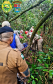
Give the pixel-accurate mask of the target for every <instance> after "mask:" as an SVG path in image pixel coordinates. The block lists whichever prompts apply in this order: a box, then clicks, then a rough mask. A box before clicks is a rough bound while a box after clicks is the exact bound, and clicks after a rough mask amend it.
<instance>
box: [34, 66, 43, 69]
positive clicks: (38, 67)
mask: <svg viewBox="0 0 53 84" xmlns="http://www.w3.org/2000/svg"><path fill="white" fill-rule="evenodd" d="M43 68H44V67H42V66H40V67H37V68H35V69H41V70H42V69H43Z"/></svg>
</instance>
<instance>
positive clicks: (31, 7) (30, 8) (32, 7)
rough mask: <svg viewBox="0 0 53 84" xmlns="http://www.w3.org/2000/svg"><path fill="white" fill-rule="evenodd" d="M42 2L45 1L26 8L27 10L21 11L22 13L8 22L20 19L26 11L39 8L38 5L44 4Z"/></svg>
mask: <svg viewBox="0 0 53 84" xmlns="http://www.w3.org/2000/svg"><path fill="white" fill-rule="evenodd" d="M44 1H45V0H41V1H39V2H38V3H37V4H36V5H34V6H31V7H30V8H28V9H26V10H25V11H23V12H22V13H20V14H19V15H17V16H15V17H14V18H12V19H10V20H9V22H11V21H14V20H16V19H17V18H18V17H20V16H21V15H22V14H24V13H25V12H27V11H29V10H30V9H33V8H34V7H37V6H39V5H40V4H41V3H42V2H44Z"/></svg>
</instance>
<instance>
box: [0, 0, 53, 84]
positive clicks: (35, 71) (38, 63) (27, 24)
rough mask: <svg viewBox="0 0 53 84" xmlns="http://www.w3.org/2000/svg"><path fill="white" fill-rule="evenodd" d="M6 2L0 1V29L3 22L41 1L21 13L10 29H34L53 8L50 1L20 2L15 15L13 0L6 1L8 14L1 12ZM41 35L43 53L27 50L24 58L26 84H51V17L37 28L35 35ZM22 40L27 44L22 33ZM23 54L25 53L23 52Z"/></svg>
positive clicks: (52, 46)
mask: <svg viewBox="0 0 53 84" xmlns="http://www.w3.org/2000/svg"><path fill="white" fill-rule="evenodd" d="M4 1H6V0H1V1H0V27H1V23H2V22H3V21H4V20H8V21H9V20H11V19H12V18H14V17H15V16H17V15H19V14H20V13H22V12H23V11H25V10H26V9H28V8H30V7H31V6H34V5H36V4H38V2H39V1H43V2H42V3H41V4H40V5H39V6H37V7H34V8H32V9H31V10H29V11H27V12H25V13H23V14H22V15H21V16H20V17H19V18H16V19H15V20H14V21H11V27H12V28H13V29H14V30H16V29H17V30H21V29H23V30H24V32H25V30H29V29H30V28H31V26H34V29H35V28H36V25H37V24H38V22H39V21H40V20H41V18H42V17H43V16H44V15H45V14H46V13H47V11H48V10H49V9H50V8H51V7H52V6H53V3H52V2H51V1H52V0H22V4H21V11H20V12H19V13H16V12H15V11H14V4H13V3H12V2H13V1H14V0H8V1H10V2H11V5H12V10H11V11H10V12H9V13H5V12H3V10H2V3H3V2H4ZM41 31H43V32H44V34H43V40H44V41H43V52H40V51H39V52H38V51H36V52H33V51H31V50H29V52H28V56H27V57H25V58H26V61H27V63H28V65H29V69H30V73H31V75H30V78H29V80H28V82H27V83H28V84H46V83H47V84H52V83H53V80H52V77H53V15H51V16H50V17H49V18H48V19H47V20H46V21H45V22H44V23H43V24H42V25H41V26H40V28H39V30H38V31H37V33H38V34H39V35H40V33H41ZM23 37H24V38H23V39H20V41H21V42H22V43H24V42H29V38H27V37H26V35H25V33H23ZM23 54H25V51H24V52H23Z"/></svg>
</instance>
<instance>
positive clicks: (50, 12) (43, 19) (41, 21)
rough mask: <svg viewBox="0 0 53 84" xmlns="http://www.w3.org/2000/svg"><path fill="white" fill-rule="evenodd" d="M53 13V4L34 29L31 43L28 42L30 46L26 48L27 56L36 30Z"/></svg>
mask: <svg viewBox="0 0 53 84" xmlns="http://www.w3.org/2000/svg"><path fill="white" fill-rule="evenodd" d="M52 13H53V6H52V8H51V9H50V10H49V11H48V12H47V13H46V15H45V16H44V17H43V18H42V19H41V20H40V21H39V23H38V24H37V26H36V28H35V29H34V31H33V33H32V36H31V38H30V41H29V44H28V47H27V49H26V56H27V54H28V51H29V49H30V46H31V44H32V40H33V38H34V36H35V34H36V32H37V31H38V29H39V27H40V26H41V25H42V24H43V23H44V22H45V21H46V20H47V18H48V17H49V16H50V15H51V14H52Z"/></svg>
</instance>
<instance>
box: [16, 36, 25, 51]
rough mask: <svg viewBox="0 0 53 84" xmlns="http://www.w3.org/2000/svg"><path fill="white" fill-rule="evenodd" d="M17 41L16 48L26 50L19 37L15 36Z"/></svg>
mask: <svg viewBox="0 0 53 84" xmlns="http://www.w3.org/2000/svg"><path fill="white" fill-rule="evenodd" d="M15 41H16V46H17V48H18V49H19V50H22V49H23V48H24V46H23V44H22V43H21V42H20V40H19V38H18V37H17V35H16V36H15Z"/></svg>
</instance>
